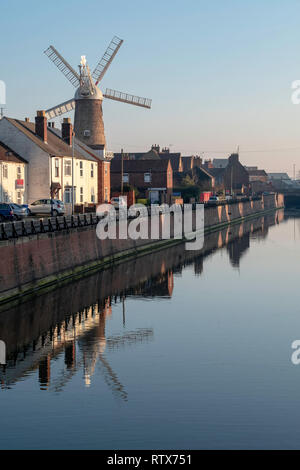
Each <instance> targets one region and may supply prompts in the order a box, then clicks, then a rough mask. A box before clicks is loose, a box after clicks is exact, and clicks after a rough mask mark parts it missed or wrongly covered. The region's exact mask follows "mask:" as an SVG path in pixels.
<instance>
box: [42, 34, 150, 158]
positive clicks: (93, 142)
mask: <svg viewBox="0 0 300 470" xmlns="http://www.w3.org/2000/svg"><path fill="white" fill-rule="evenodd" d="M122 44H123V40H122V39H119V38H118V37H117V36H115V37H114V38H113V39H112V41H111V42H110V44H109V46H108V48H107V49H106V51H105V53H104V55H103V57H102V58H101V60H100V61H99V62H98V64H97V66H96V68H95V70H94V72H93V73H92V74H91V72H90V69H89V66H88V65H87V62H86V58H85V56H81V62H80V65H79V73H77V72H76V71H75V70H74V69H73V67H71V65H70V64H69V63H68V62H67V61H66V60H65V59H64V58H63V57H62V55H61V54H60V53H59V52H58V51H57V50H56V49H55V47H53V46H50V47H48V49H47V50H46V51H45V54H46V55H47V56H48V57H49V59H50V60H51V61H52V62H53V63H54V64H55V65H56V66H57V68H58V69H59V70H60V71H61V72H62V73H63V74H64V76H65V77H66V78H67V79H68V80H69V81H70V83H71V84H72V85H73V86H74V87H75V88H76V92H75V96H74V98H72V99H70V100H68V101H65V102H63V103H61V104H59V105H57V106H54V107H53V108H50V109H47V111H46V117H47V119H53V118H55V117H57V116H61V115H62V114H64V113H67V112H69V111H72V110H73V109H75V119H74V131H75V135H76V137H77V138H78V139H80V140H81V141H82V142H84V143H85V144H86V145H88V146H89V147H91V148H92V149H93V151H94V152H95V153H96V154H97V155H99V156H104V155H105V134H104V123H103V111H102V102H103V98H107V99H110V100H114V101H120V102H122V103H127V104H132V105H134V106H140V107H143V108H148V109H150V108H151V100H150V99H147V98H141V97H139V96H134V95H130V94H128V93H122V92H120V91H116V90H111V89H109V88H107V89H106V91H105V93H103V94H102V92H101V90H100V88H99V87H98V85H99V83H100V81H101V80H102V78H103V77H104V75H105V73H106V71H107V69H108V67H109V66H110V64H111V63H112V61H113V59H114V57H115V56H116V54H117V52H118V50H119V49H120V47H121V45H122Z"/></svg>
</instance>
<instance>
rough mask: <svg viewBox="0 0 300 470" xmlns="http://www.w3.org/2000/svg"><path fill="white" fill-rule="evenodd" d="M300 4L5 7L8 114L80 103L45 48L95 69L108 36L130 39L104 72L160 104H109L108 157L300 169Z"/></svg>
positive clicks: (33, 3) (247, 1) (199, 0)
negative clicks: (295, 88) (295, 96)
mask: <svg viewBox="0 0 300 470" xmlns="http://www.w3.org/2000/svg"><path fill="white" fill-rule="evenodd" d="M299 18H300V2H299V0H287V1H283V0H226V1H225V0H209V1H208V0H205V1H204V0H185V1H179V0H160V1H158V0H152V1H145V0H139V1H136V0H128V1H126V2H125V1H124V0H122V1H121V0H114V1H113V2H107V1H105V2H103V1H101V0H98V1H96V0H85V1H82V0H81V1H79V0H72V1H71V0H68V1H67V0H60V1H57V0H50V1H43V2H41V1H40V0H27V1H26V2H24V1H19V0H18V1H17V0H10V1H6V0H3V1H2V2H1V42H0V51H1V58H2V61H1V67H0V80H4V81H5V82H6V84H7V109H6V114H7V115H8V116H12V117H18V118H24V117H25V116H30V117H31V118H33V117H34V114H35V111H36V110H37V109H47V108H48V107H51V106H53V105H56V104H58V103H60V102H62V101H64V100H67V99H69V98H71V97H72V96H73V93H74V88H73V87H72V85H71V84H70V83H69V82H68V81H67V80H66V79H65V77H64V76H63V75H62V74H61V73H60V72H59V71H58V70H57V69H56V67H55V66H54V65H53V64H52V63H51V62H50V61H49V60H48V59H47V57H46V56H45V55H44V54H43V51H44V50H45V49H46V48H47V47H48V45H49V44H53V45H54V46H55V47H56V48H57V49H58V50H59V51H60V52H61V53H62V55H63V56H64V57H65V58H66V59H67V60H68V61H69V62H70V63H71V64H72V65H73V66H74V67H76V66H77V64H78V63H79V61H80V56H81V55H83V54H85V55H86V56H87V59H88V63H89V65H90V67H91V68H92V69H93V67H94V65H95V64H96V62H97V60H98V59H99V58H100V57H101V56H102V54H103V52H104V50H105V49H106V47H107V45H108V43H109V41H110V40H111V38H112V37H113V36H114V35H115V34H116V35H118V36H119V37H121V38H122V39H124V44H123V46H122V47H121V49H120V51H119V53H118V55H117V57H116V58H115V60H114V62H113V64H112V65H111V67H110V69H109V71H108V72H107V74H106V75H105V78H104V79H103V82H102V84H101V85H102V89H103V88H104V89H105V88H106V87H111V88H114V89H117V90H121V91H127V92H129V93H133V94H137V95H140V96H146V97H149V98H152V99H153V107H152V109H151V110H150V111H149V110H145V109H142V108H137V107H134V106H129V105H125V104H122V103H117V102H112V101H110V100H106V101H105V102H104V105H103V107H104V123H105V130H106V136H107V144H108V145H107V146H108V150H114V151H117V150H120V148H121V147H123V148H124V150H127V151H133V150H137V151H138V150H144V149H148V148H149V147H150V146H151V144H153V143H159V144H160V145H161V146H168V145H169V144H172V147H171V148H172V150H177V151H181V152H182V153H183V154H184V155H189V154H192V153H200V152H203V151H204V156H205V157H212V158H213V157H223V156H226V155H227V154H228V153H230V152H232V151H234V150H235V149H236V148H237V146H238V145H239V146H240V157H241V160H242V162H243V163H245V164H249V165H256V164H257V165H259V166H260V167H265V168H266V169H267V170H269V171H288V172H289V173H290V174H292V171H293V164H294V163H295V164H296V167H297V171H299V170H300V105H298V106H296V105H293V104H292V103H291V83H292V81H294V80H297V79H299V80H300V27H299Z"/></svg>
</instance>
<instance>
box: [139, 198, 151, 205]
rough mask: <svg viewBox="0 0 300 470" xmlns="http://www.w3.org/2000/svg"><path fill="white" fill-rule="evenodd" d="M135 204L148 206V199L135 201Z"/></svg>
mask: <svg viewBox="0 0 300 470" xmlns="http://www.w3.org/2000/svg"><path fill="white" fill-rule="evenodd" d="M136 202H137V204H144V206H148V205H149V199H137V201H136Z"/></svg>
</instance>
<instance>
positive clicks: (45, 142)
mask: <svg viewBox="0 0 300 470" xmlns="http://www.w3.org/2000/svg"><path fill="white" fill-rule="evenodd" d="M0 141H2V142H3V144H4V145H6V146H7V147H9V148H10V149H12V151H13V152H16V153H17V154H18V155H19V156H20V157H21V158H22V159H24V161H27V162H28V181H27V191H26V197H25V198H24V200H23V201H22V202H28V203H31V202H33V201H35V200H38V199H41V198H49V197H52V198H57V199H61V200H63V201H64V202H65V203H66V204H67V205H68V204H71V203H72V187H73V188H74V204H96V203H98V202H103V201H105V200H109V197H110V175H109V169H110V163H109V162H107V161H105V160H104V159H103V158H101V157H99V156H97V155H94V154H93V153H92V150H91V149H90V148H89V147H87V146H86V145H85V144H83V143H82V142H81V141H79V140H78V139H76V138H75V137H74V135H73V128H72V124H71V121H70V119H68V118H67V119H64V121H63V123H62V127H61V129H57V128H55V127H54V126H53V124H52V123H49V125H47V119H46V117H45V112H44V111H38V112H37V116H36V118H35V122H30V121H29V119H27V118H26V119H25V120H24V121H21V120H18V119H11V118H8V117H4V118H3V119H2V120H1V121H0ZM14 202H17V201H14Z"/></svg>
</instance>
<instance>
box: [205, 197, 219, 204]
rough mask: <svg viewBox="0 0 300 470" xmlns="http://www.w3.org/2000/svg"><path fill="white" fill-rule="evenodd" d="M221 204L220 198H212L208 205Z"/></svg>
mask: <svg viewBox="0 0 300 470" xmlns="http://www.w3.org/2000/svg"><path fill="white" fill-rule="evenodd" d="M218 202H219V198H218V196H210V198H209V200H208V201H207V204H217V203H218Z"/></svg>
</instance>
